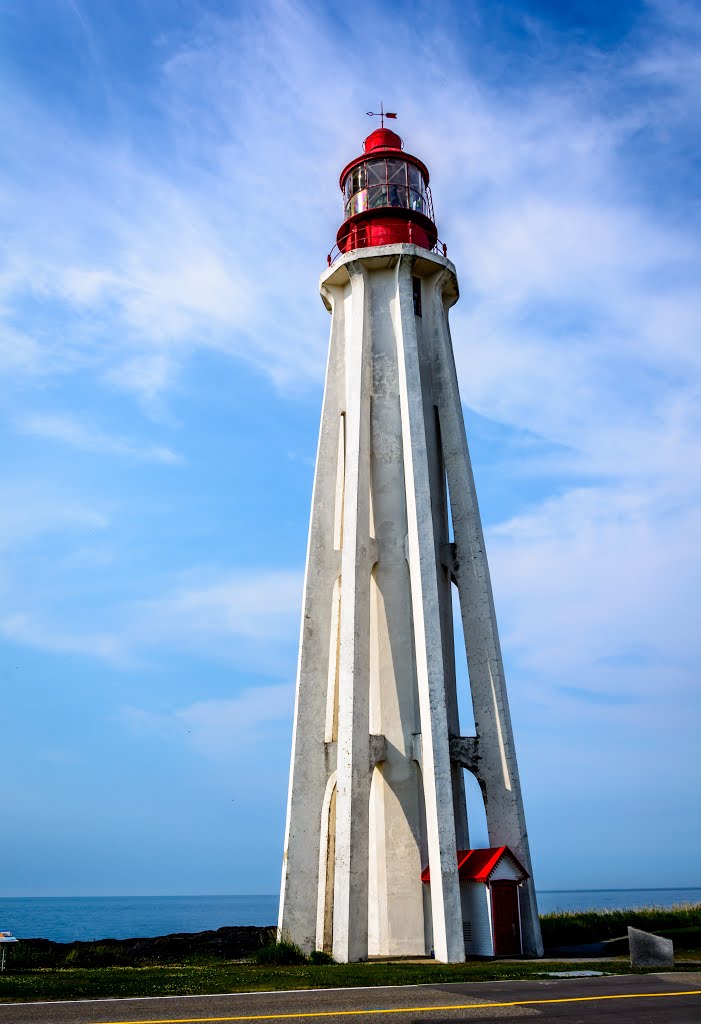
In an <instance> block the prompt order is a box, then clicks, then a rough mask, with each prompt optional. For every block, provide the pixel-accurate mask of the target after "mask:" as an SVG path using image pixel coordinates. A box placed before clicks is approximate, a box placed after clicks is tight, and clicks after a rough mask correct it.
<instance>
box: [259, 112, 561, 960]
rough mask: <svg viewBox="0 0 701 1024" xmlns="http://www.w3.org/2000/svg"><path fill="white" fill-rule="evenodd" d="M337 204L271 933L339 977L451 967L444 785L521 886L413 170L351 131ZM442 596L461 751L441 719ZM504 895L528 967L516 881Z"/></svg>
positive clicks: (454, 417)
mask: <svg viewBox="0 0 701 1024" xmlns="http://www.w3.org/2000/svg"><path fill="white" fill-rule="evenodd" d="M341 185H342V189H343V191H344V197H345V204H346V205H345V208H346V221H345V222H344V224H343V225H342V227H341V229H340V230H339V233H338V245H339V248H340V250H341V253H340V255H339V256H338V258H337V259H336V260H335V261H333V262H332V263H331V265H330V266H329V269H328V270H327V271H326V272H325V273H324V275H323V276H322V280H321V293H322V298H323V300H324V303H325V304H326V306H327V308H328V310H329V311H330V313H331V318H332V319H331V340H330V346H329V361H328V366H327V374H326V388H325V395H324V404H323V411H322V420H321V429H320V439H319V451H318V455H317V465H316V474H315V481H314V493H313V497H312V515H311V525H310V533H309V547H308V555H307V568H306V574H305V584H304V603H303V617H302V630H301V638H300V656H299V665H298V677H297V699H296V705H295V726H294V737H293V748H292V762H291V771H290V790H289V800H288V813H287V826H286V842H285V854H284V860H283V877H282V891H281V901H280V919H279V930H280V933H281V934H283V935H285V936H287V937H289V938H291V939H293V940H294V941H295V942H297V943H299V944H300V945H301V946H302V947H303V948H304V949H306V950H311V949H313V948H315V947H316V948H319V949H326V950H328V951H330V952H333V955H334V957H335V958H336V959H337V960H340V961H352V960H362V959H365V958H366V957H367V956H369V955H370V956H372V955H387V956H390V955H415V956H416V955H428V954H430V953H431V952H433V953H434V955H435V956H436V958H437V959H439V960H442V961H448V962H454V961H459V960H462V959H464V957H465V943H464V934H465V926H466V924H469V920H468V918H469V913H468V910H467V909H466V907H467V903H468V902H469V901H466V900H465V899H461V883H460V880H459V875H458V850H459V849H462V850H464V849H465V848H466V847H467V845H468V821H467V815H466V808H465V791H464V785H463V776H462V771H463V767H465V768H468V769H469V770H470V771H472V772H474V773H475V775H476V776H477V777H478V779H479V781H480V784H481V786H482V789H483V792H484V794H485V803H486V810H487V818H488V824H489V830H490V842H491V843H492V845H508V846H510V847H511V849H512V851H513V852H514V854H515V855H516V856H517V857H518V858H519V859H520V861H521V863H522V865H523V866H524V868H525V871H526V872H528V873H529V874H531V868H530V856H529V852H528V840H527V836H526V830H525V819H524V815H523V806H522V801H521V793H520V788H519V780H518V771H517V768H516V760H515V752H514V746H513V736H512V732H511V725H510V720H509V712H508V703H507V698H506V690H505V685H504V678H503V668H502V663H501V654H500V651H499V641H498V635H497V630H496V619H495V616H494V607H493V601H492V594H491V586H490V582H489V572H488V568H487V562H486V556H485V554H484V542H483V538H482V531H481V525H480V521H479V513H478V509H477V502H476V496H475V491H474V482H473V479H472V472H471V468H470V461H469V454H468V450H467V442H466V439H465V431H464V424H463V419H462V412H461V407H460V398H459V394H458V389H457V378H456V375H455V367H454V362H453V355H452V347H451V342H450V331H449V326H448V310H449V308H450V306H452V304H453V303H454V302H455V301H456V299H457V297H458V286H457V279H456V275H455V268H454V267H453V265H452V263H450V261H449V260H448V259H447V257H446V255H445V253H444V252H443V253H441V252H437V251H436V248H437V241H436V237H437V236H436V229H435V225H434V223H433V211H432V205H431V197H430V192H429V189H428V171H427V170H426V168H425V165H424V164H423V163H421V161H419V160H418V159H417V158H415V157H412V156H409V155H408V154H406V153H404V151H403V149H402V145H401V140H400V139H399V137H398V136H396V135H394V133H393V132H389V131H388V130H385V129H384V128H383V129H379V130H378V131H376V132H373V134H372V135H371V136H370V137H369V138H368V139H367V140H366V143H365V154H364V155H363V156H362V157H359V158H357V159H356V160H355V161H352V162H351V163H350V164H349V165H348V167H346V168H345V170H344V172H343V174H342V176H341ZM330 262H331V261H330ZM450 515H452V527H453V532H454V540H451V539H450V524H449V516H450ZM453 583H455V585H456V586H457V588H458V591H459V593H460V607H461V615H462V622H463V630H464V634H465V641H466V647H467V658H468V666H469V677H470V686H471V689H472V697H473V703H474V708H475V720H476V735H469V732H471V723H468V726H469V729H468V731H467V734H466V735H462V733H463V730H461V728H460V722H459V717H458V702H457V693H456V683H455V678H456V677H455V655H454V634H453V620H452V616H453V611H452V599H451V590H452V584H453ZM427 867H428V868H429V869H430V889H429V886H428V885H427V884H426V883H424V882H422V880H421V876H422V871H423V870H424V869H425V868H427ZM521 890H522V891H521V893H520V900H521V913H522V920H523V922H524V940H525V945H526V947H527V950H528V951H529V952H532V953H534V954H537V953H538V952H539V951H540V950H541V948H542V947H541V946H540V933H539V929H538V918H537V910H536V906H535V898H534V893H533V889H532V879H530V878H529V879H528V880H527V881H526V882H524V883H523V885H522V886H521Z"/></svg>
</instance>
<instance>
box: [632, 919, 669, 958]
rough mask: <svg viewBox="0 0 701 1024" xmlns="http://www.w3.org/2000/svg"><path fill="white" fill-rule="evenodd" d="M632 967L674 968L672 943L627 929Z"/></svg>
mask: <svg viewBox="0 0 701 1024" xmlns="http://www.w3.org/2000/svg"><path fill="white" fill-rule="evenodd" d="M628 942H629V944H630V963H631V966H632V967H674V943H673V942H672V940H671V939H663V938H662V936H660V935H651V934H650V932H641V931H640V929H638V928H630V927H629V928H628Z"/></svg>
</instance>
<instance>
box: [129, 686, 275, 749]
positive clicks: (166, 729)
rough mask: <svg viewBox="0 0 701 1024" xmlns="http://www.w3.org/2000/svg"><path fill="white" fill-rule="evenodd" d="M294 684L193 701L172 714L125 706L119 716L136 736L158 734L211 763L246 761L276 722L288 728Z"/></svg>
mask: <svg viewBox="0 0 701 1024" xmlns="http://www.w3.org/2000/svg"><path fill="white" fill-rule="evenodd" d="M293 703H294V685H293V684H292V683H281V684H279V685H276V686H258V687H255V688H253V687H251V688H246V689H244V690H242V691H241V692H240V693H239V694H238V695H237V696H236V697H233V698H230V699H227V700H201V701H195V702H194V703H192V704H189V705H187V706H185V707H182V708H176V709H174V710H172V711H168V712H162V711H161V712H154V711H150V710H147V709H145V708H139V707H132V706H128V707H124V708H122V711H121V717H122V720H123V721H124V723H125V724H126V725H127V727H128V728H129V729H130V730H131V731H133V732H134V733H135V734H137V735H146V736H148V735H153V734H156V735H159V736H161V737H171V738H175V739H177V740H179V741H181V742H183V743H184V744H185V745H186V746H187V747H189V748H190V749H191V750H192V751H194V752H195V753H197V754H198V755H200V756H202V757H205V758H208V759H213V760H217V761H219V760H229V761H237V760H244V759H246V760H248V759H249V758H250V756H251V753H253V752H255V751H256V750H260V749H261V746H262V745H265V744H266V743H269V742H270V739H271V730H272V729H273V728H274V726H275V724H276V723H282V724H284V726H285V727H287V726H288V724H289V722H290V720H291V716H292V707H293Z"/></svg>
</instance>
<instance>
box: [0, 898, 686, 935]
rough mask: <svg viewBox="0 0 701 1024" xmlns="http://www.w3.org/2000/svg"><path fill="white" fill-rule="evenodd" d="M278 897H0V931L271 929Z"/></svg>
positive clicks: (633, 902)
mask: <svg viewBox="0 0 701 1024" xmlns="http://www.w3.org/2000/svg"><path fill="white" fill-rule="evenodd" d="M277 900H278V898H277V896H161V897H150V896H133V897H125V896H102V897H87V896H86V897H83V896H76V897H65V898H64V897H53V896H45V897H38V898H29V897H15V898H7V899H5V898H0V931H3V930H5V929H7V930H8V931H11V932H13V933H14V934H15V935H16V936H17V937H18V938H25V939H29V938H44V939H53V940H54V941H55V942H73V941H74V940H76V939H82V940H89V939H107V938H112V939H128V938H134V937H136V936H139V937H142V936H143V937H145V936H152V935H169V934H171V933H172V932H199V931H205V930H206V929H208V928H222V927H223V926H225V925H246V924H248V925H272V924H274V923H275V920H276V918H277ZM699 902H701V888H696V889H597V890H593V889H586V890H581V891H562V892H554V891H543V892H539V893H538V906H539V908H540V912H541V913H542V914H544V913H548V912H549V911H552V910H597V909H601V908H603V907H608V908H610V909H627V908H630V907H649V906H653V905H655V906H663V907H669V906H672V905H673V904H675V903H699Z"/></svg>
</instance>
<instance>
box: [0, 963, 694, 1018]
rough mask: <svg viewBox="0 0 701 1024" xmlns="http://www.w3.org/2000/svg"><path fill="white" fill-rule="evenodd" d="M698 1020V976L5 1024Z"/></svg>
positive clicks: (209, 1005)
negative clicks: (526, 1019)
mask: <svg viewBox="0 0 701 1024" xmlns="http://www.w3.org/2000/svg"><path fill="white" fill-rule="evenodd" d="M513 1018H524V1019H525V1018H531V1019H533V1021H534V1022H535V1021H539V1022H543V1024H546V1022H549V1021H553V1022H558V1024H590V1022H599V1021H600V1022H604V1024H701V972H699V971H693V972H688V973H678V974H677V973H668V974H648V975H645V976H637V977H634V976H631V975H627V976H621V977H614V978H577V979H569V978H568V979H557V980H556V979H547V980H542V981H502V982H484V983H474V982H473V983H472V984H466V985H460V984H458V985H416V986H413V985H409V986H403V987H401V988H394V987H393V988H361V989H323V990H320V989H317V990H315V991H312V992H308V991H307V992H246V993H240V994H236V995H219V996H169V997H165V998H154V999H115V1000H109V999H103V1000H90V1001H86V1002H72V1003H65V1002H64V1003H3V1004H0V1024H224V1022H235V1021H251V1022H255V1021H265V1022H266V1024H361V1022H362V1024H384V1022H386V1024H390V1022H391V1024H423V1022H426V1024H463V1022H471V1021H489V1020H492V1021H499V1020H507V1019H508V1020H511V1019H513Z"/></svg>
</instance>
